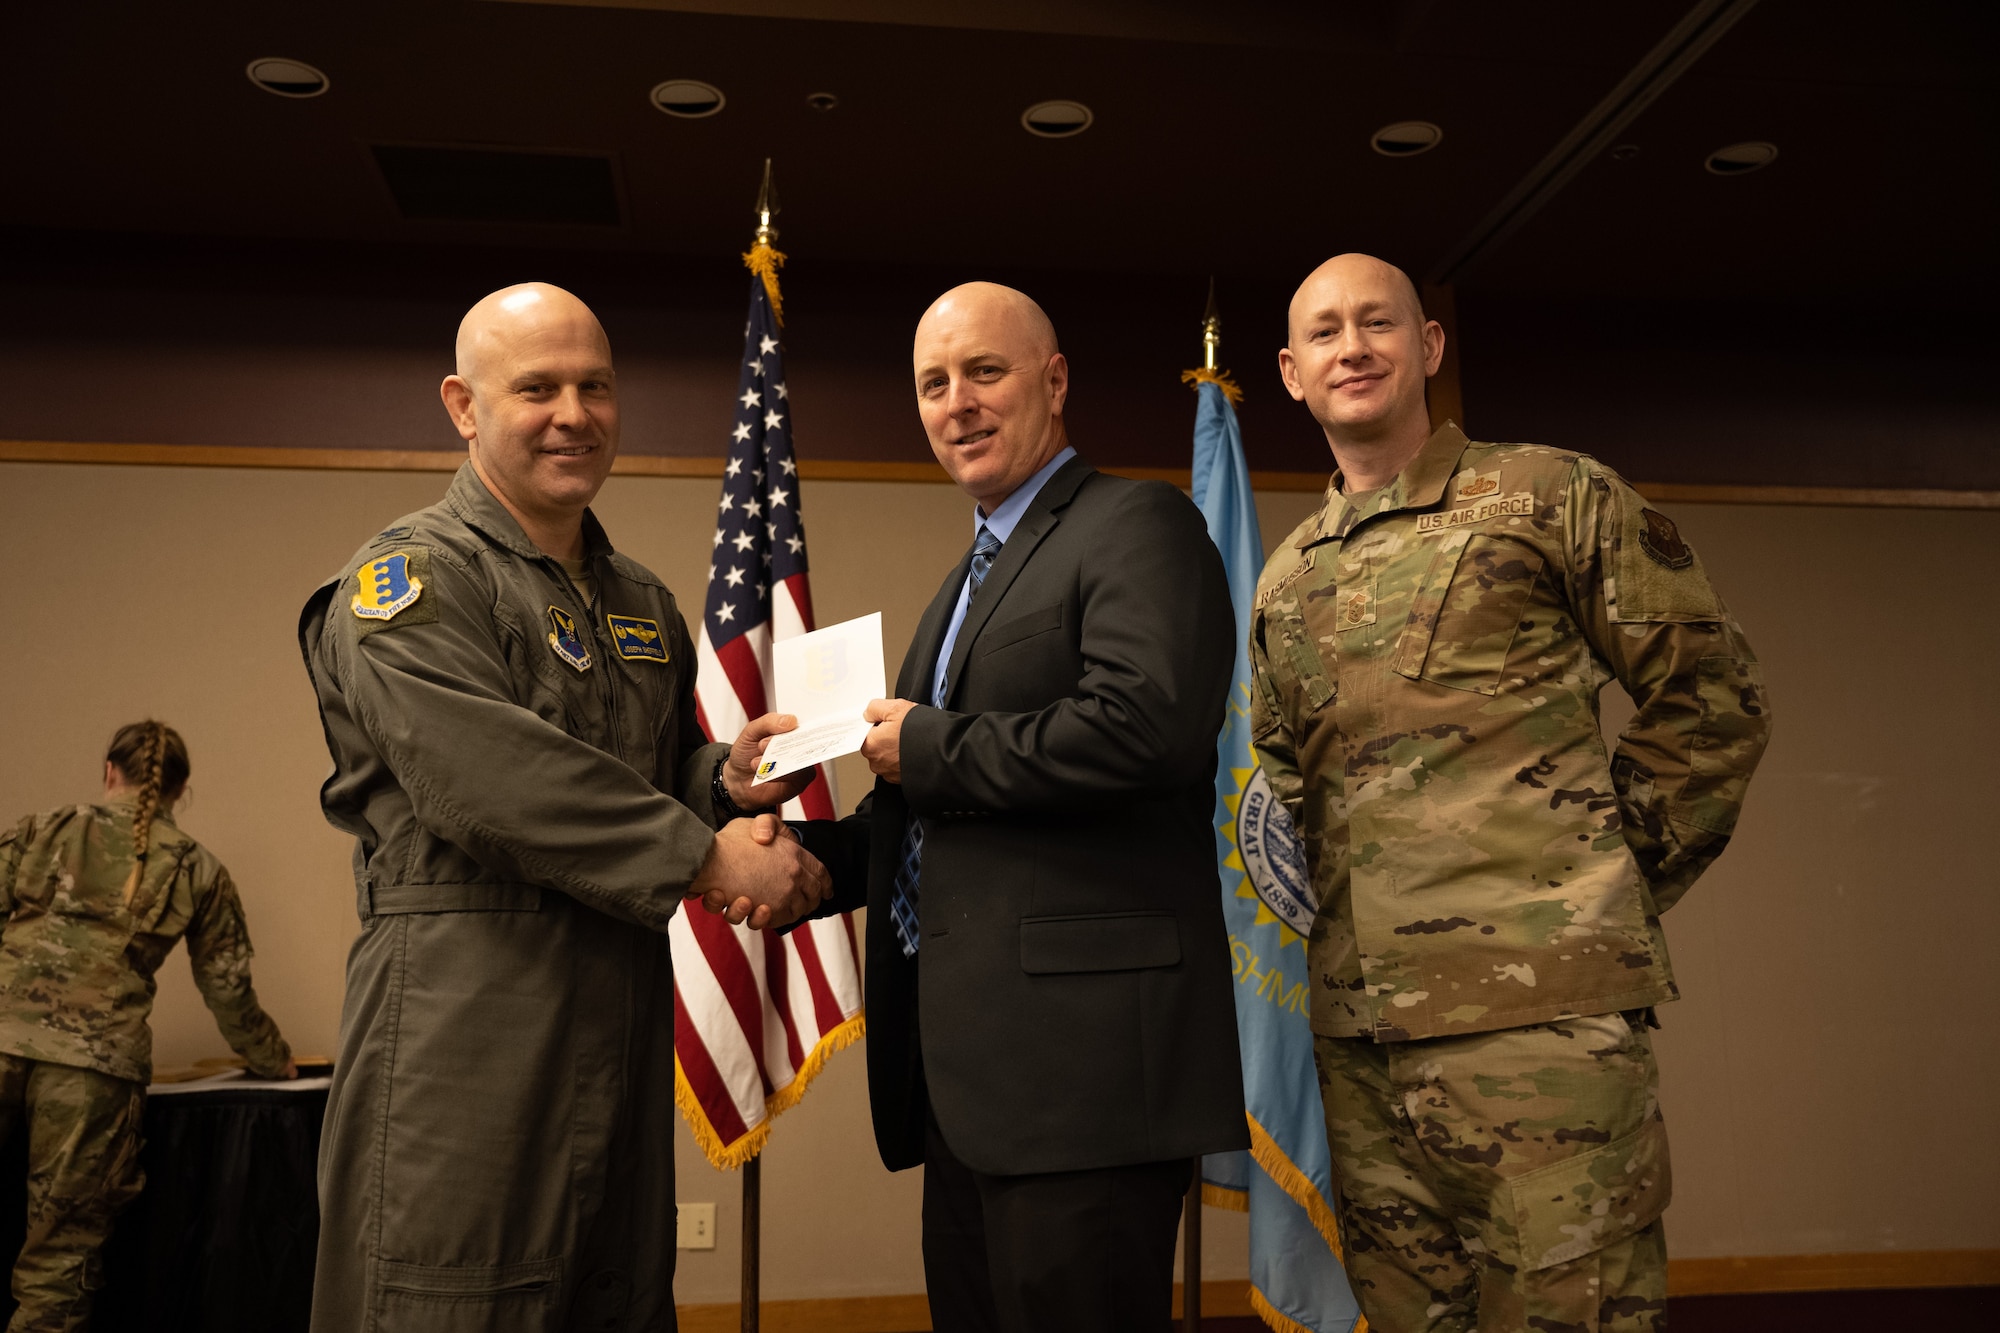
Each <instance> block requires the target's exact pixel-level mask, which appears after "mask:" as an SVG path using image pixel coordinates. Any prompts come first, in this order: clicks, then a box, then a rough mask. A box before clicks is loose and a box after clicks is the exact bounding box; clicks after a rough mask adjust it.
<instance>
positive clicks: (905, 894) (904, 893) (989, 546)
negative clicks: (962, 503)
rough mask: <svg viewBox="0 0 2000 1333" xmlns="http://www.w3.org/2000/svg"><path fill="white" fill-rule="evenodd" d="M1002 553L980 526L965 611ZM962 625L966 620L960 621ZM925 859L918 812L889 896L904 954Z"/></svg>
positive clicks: (908, 952) (911, 940) (912, 940)
mask: <svg viewBox="0 0 2000 1333" xmlns="http://www.w3.org/2000/svg"><path fill="white" fill-rule="evenodd" d="M999 554H1000V539H999V538H998V537H995V536H994V535H993V534H992V533H991V532H988V531H987V530H986V529H985V528H984V527H982V528H980V529H979V539H978V540H977V541H975V542H974V543H973V544H972V569H971V572H970V573H968V574H967V575H966V583H967V590H966V594H965V607H966V614H968V615H970V614H971V612H972V599H973V598H975V597H977V596H979V585H980V584H982V583H984V582H986V573H987V571H988V570H990V569H992V568H993V558H994V557H995V556H997V555H999ZM960 623H961V625H962V624H963V622H960ZM937 682H938V684H937V692H936V693H935V694H934V695H932V697H931V706H932V707H933V708H942V707H944V700H945V696H946V695H947V694H948V693H950V685H951V682H950V681H948V680H946V679H945V677H944V674H943V673H939V674H938V678H937ZM923 859H924V826H923V823H922V821H920V820H919V819H918V818H917V817H916V816H915V815H911V816H910V822H909V824H908V826H907V827H905V828H904V830H903V861H902V864H901V865H900V866H898V867H897V869H896V891H895V894H894V896H892V897H891V898H890V899H889V915H890V916H892V917H893V918H895V922H896V938H897V939H899V940H901V941H902V942H903V957H905V958H915V957H916V956H917V870H918V867H919V865H920V864H921V863H922V861H923Z"/></svg>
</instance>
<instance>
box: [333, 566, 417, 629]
mask: <svg viewBox="0 0 2000 1333" xmlns="http://www.w3.org/2000/svg"><path fill="white" fill-rule="evenodd" d="M354 577H355V579H356V580H357V581H358V582H359V584H360V590H359V591H357V592H356V593H355V594H354V600H353V601H351V602H349V603H348V605H349V606H351V607H352V608H353V609H354V614H355V616H356V617H358V618H359V619H362V620H373V621H377V622H380V621H385V620H394V619H395V618H396V617H397V616H398V615H399V614H401V613H402V612H404V611H407V610H409V609H410V608H411V607H413V606H415V605H416V604H417V599H418V598H419V597H422V596H423V595H424V581H423V580H422V579H420V578H418V577H417V571H416V570H415V569H413V568H412V567H411V561H410V556H409V553H408V552H406V551H397V552H396V553H395V554H393V555H385V556H383V557H382V558H381V559H380V560H375V561H371V562H370V563H368V564H365V565H363V566H362V567H361V568H360V569H357V570H356V571H354Z"/></svg>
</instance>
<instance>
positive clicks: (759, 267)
mask: <svg viewBox="0 0 2000 1333" xmlns="http://www.w3.org/2000/svg"><path fill="white" fill-rule="evenodd" d="M784 266H785V255H784V252H783V251H781V250H777V249H775V248H773V247H772V246H771V245H769V244H767V243H766V242H764V241H758V242H757V243H756V244H755V245H753V246H751V247H750V253H748V254H746V255H744V256H743V267H745V268H747V269H749V270H750V271H751V272H752V273H755V274H756V275H757V276H758V277H760V278H762V279H763V280H764V294H765V295H766V296H768V297H770V298H771V318H772V319H774V320H776V321H778V327H779V328H781V329H782V328H784V327H785V298H784V297H782V296H780V295H779V294H778V270H779V269H781V268H783V267H784ZM1223 392H1224V393H1227V392H1229V390H1228V389H1224V390H1223Z"/></svg>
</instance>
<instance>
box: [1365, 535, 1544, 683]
mask: <svg viewBox="0 0 2000 1333" xmlns="http://www.w3.org/2000/svg"><path fill="white" fill-rule="evenodd" d="M1543 563H1544V561H1543V558H1542V553H1541V552H1540V551H1537V550H1536V549H1535V548H1534V547H1532V546H1529V545H1527V544H1526V543H1524V542H1517V541H1510V540H1508V539H1507V538H1505V537H1500V536H1493V535H1490V534H1487V533H1478V534H1475V535H1474V536H1471V537H1469V538H1467V539H1466V541H1465V544H1464V546H1463V547H1461V548H1460V549H1459V550H1458V552H1457V553H1456V559H1455V560H1454V559H1453V553H1452V552H1451V551H1450V550H1448V549H1443V548H1441V549H1440V550H1439V551H1438V554H1437V557H1436V558H1435V559H1434V560H1433V561H1432V562H1431V568H1430V571H1429V573H1428V574H1427V575H1426V576H1425V578H1424V582H1423V585H1422V586H1421V587H1420V588H1419V589H1418V590H1417V595H1416V597H1415V599H1414V601H1413V602H1412V605H1411V607H1410V619H1409V622H1408V623H1407V624H1406V625H1405V626H1404V629H1403V636H1402V639H1401V641H1400V642H1399V643H1398V644H1397V650H1396V671H1397V672H1398V674H1400V675H1403V676H1407V677H1410V678H1411V679H1422V680H1427V681H1429V682H1431V683H1432V684H1434V685H1443V686H1446V687H1448V688H1450V689H1454V690H1469V691H1471V692H1473V693H1475V694H1497V693H1498V692H1499V690H1500V678H1501V674H1502V673H1503V672H1504V671H1505V670H1506V667H1507V657H1508V654H1509V652H1510V651H1511V650H1512V649H1513V646H1514V638H1515V635H1517V634H1518V633H1519V632H1520V623H1521V613H1522V611H1523V610H1524V609H1525V608H1526V607H1527V605H1528V599H1529V597H1530V596H1531V595H1532V594H1533V593H1534V590H1535V585H1536V583H1537V582H1539V581H1540V579H1541V576H1542V565H1543Z"/></svg>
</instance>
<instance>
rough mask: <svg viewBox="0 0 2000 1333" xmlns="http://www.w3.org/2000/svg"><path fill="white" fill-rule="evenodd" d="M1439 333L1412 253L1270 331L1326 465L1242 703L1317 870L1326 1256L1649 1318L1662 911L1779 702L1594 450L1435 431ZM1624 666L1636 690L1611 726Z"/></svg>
mask: <svg viewBox="0 0 2000 1333" xmlns="http://www.w3.org/2000/svg"><path fill="white" fill-rule="evenodd" d="M1443 351H1444V334H1443V331H1442V330H1441V329H1440V328H1439V327H1438V325H1437V324H1436V323H1435V322H1432V321H1427V320H1426V319H1425V318H1424V315H1423V311H1422V308H1421V307H1420V305H1419V303H1418V299H1417V294H1416V291H1415V289H1414V288H1413V287H1412V286H1411V284H1410V281H1409V279H1408V278H1407V277H1406V276H1405V275H1404V274H1403V273H1402V272H1401V271H1400V270H1398V269H1395V268H1392V267H1390V266H1389V265H1387V264H1384V263H1383V262H1381V261H1380V260H1377V259H1372V258H1370V257H1368V256H1366V255H1343V256H1340V257H1339V258H1336V259H1332V260H1329V261H1328V262H1327V263H1326V264H1324V265H1322V266H1321V267H1320V268H1319V269H1318V270H1316V271H1315V272H1314V273H1313V274H1312V276H1311V277H1309V278H1308V279H1307V280H1306V282H1305V284H1304V285H1303V286H1301V287H1300V288H1299V290H1298V294H1297V295H1296V296H1295V297H1294V298H1293V300H1292V306H1291V316H1290V341H1289V344H1288V346H1286V347H1285V348H1284V349H1283V350H1282V351H1280V352H1279V354H1278V361H1279V368H1280V371H1281V372H1282V374H1283V375H1284V379H1285V384H1286V387H1287V388H1288V389H1289V390H1290V391H1291V394H1292V396H1293V397H1294V398H1295V399H1298V400H1300V401H1303V402H1304V403H1305V404H1306V405H1307V406H1308V407H1309V408H1310V409H1311V411H1312V414H1313V416H1314V417H1315V418H1316V419H1317V420H1318V421H1319V423H1320V425H1321V427H1322V428H1323V429H1324V430H1325V432H1326V438H1327V442H1328V444H1329V445H1330V446H1331V448H1332V450H1333V455H1334V462H1335V464H1336V469H1335V471H1334V474H1333V478H1332V483H1331V485H1329V487H1328V488H1327V495H1326V503H1325V505H1324V506H1322V508H1321V509H1320V511H1319V512H1318V513H1316V514H1314V515H1313V516H1312V517H1311V518H1309V519H1307V520H1306V521H1305V522H1304V523H1303V524H1301V525H1300V526H1299V528H1298V529H1297V531H1295V532H1293V533H1292V535H1291V536H1289V537H1287V538H1286V539H1285V540H1284V541H1283V542H1281V543H1280V544H1279V545H1278V547H1277V551H1276V553H1275V554H1274V555H1273V556H1272V557H1271V559H1270V561H1269V563H1268V564H1267V565H1266V566H1265V569H1264V574H1263V577H1262V579H1261V580H1260V582H1259V584H1258V591H1257V599H1256V603H1255V608H1254V612H1253V616H1252V620H1251V630H1250V637H1251V641H1250V655H1251V667H1252V673H1253V676H1254V679H1255V682H1256V688H1255V690H1254V691H1253V693H1252V725H1253V731H1254V735H1255V739H1256V744H1257V749H1258V753H1259V755H1260V757H1261V758H1262V761H1263V766H1264V770H1265V773H1266V774H1267V776H1268V777H1269V779H1270V783H1271V787H1272V789H1273V791H1275V792H1276V793H1277V794H1278V796H1279V797H1280V799H1282V800H1283V801H1284V802H1285V805H1286V808H1287V809H1288V810H1289V812H1290V813H1291V816H1292V819H1293V822H1294V824H1295V825H1296V826H1297V828H1298V832H1299V835H1300V838H1301V840H1302V842H1303V844H1304V846H1305V849H1306V855H1307V860H1308V862H1309V865H1310V868H1311V871H1312V876H1313V885H1314V887H1315V889H1316V890H1317V892H1318V895H1319V904H1320V906H1319V914H1318V917H1317V919H1316V920H1315V921H1314V923H1313V928H1312V934H1311V942H1310V946H1309V948H1310V954H1311V964H1310V965H1311V972H1312V977H1313V986H1312V1014H1311V1016H1312V1026H1313V1032H1314V1054H1315V1057H1316V1059H1317V1063H1318V1065H1319V1074H1320V1087H1321V1096H1322V1100H1323V1102H1324V1104H1325V1111H1326V1123H1327V1133H1328V1137H1329V1139H1330V1141H1331V1146H1332V1149H1333V1158H1334V1164H1335V1170H1336V1174H1337V1176H1338V1179H1339V1203H1338V1207H1339V1211H1340V1221H1341V1232H1342V1235H1343V1238H1344V1239H1345V1241H1346V1247H1347V1263H1348V1273H1349V1276H1350V1277H1351V1279H1352V1280H1353V1282H1354V1287H1355V1291H1356V1294H1357V1295H1358V1296H1359V1298H1360V1301H1361V1308H1362V1311H1363V1312H1364V1313H1365V1314H1366V1315H1367V1316H1368V1321H1369V1324H1370V1326H1371V1327H1373V1328H1375V1329H1377V1330H1380V1333H1406V1331H1409V1333H1414V1331H1415V1330H1427V1331H1429V1330H1437V1331H1439V1333H1446V1331H1449V1333H1466V1331H1468V1330H1472V1329H1479V1330H1518V1329H1524V1328H1527V1329H1538V1330H1546V1331H1547V1333H1571V1331H1572V1330H1573V1331H1575V1333H1586V1331H1587V1330H1600V1329H1602V1330H1607V1331H1609V1330H1620V1331H1628V1330H1642V1329H1643V1330H1651V1329H1655V1328H1658V1327H1661V1326H1662V1325H1663V1323H1664V1318H1665V1309H1666V1244H1665V1239H1664V1235H1663V1232H1662V1229H1661V1225H1660V1213H1661V1211H1662V1210H1663V1209H1664V1208H1665V1207H1666V1205H1667V1201H1668V1198H1669V1197H1670V1195H1671V1192H1672V1178H1671V1174H1670V1171H1669V1165H1668V1157H1667V1140H1666V1130H1665V1126H1664V1123H1663V1121H1662V1119H1661V1115H1660V1110H1659V1105H1658V1100H1657V1087H1658V1080H1657V1071H1656V1069H1655V1066H1654V1063H1653V1053H1652V1045H1651V1042H1650V1041H1649V1039H1648V1035H1647V1028H1648V1027H1649V1026H1650V1025H1651V1010H1652V1006H1654V1005H1656V1004H1659V1003H1661V1002H1663V1001H1666V1000H1671V999H1673V998H1675V996H1676V995H1678V993H1679V992H1678V991H1677V989H1676V988H1675V985H1674V981H1673V974H1672V970H1671V968H1670V966H1669V964H1668V961H1667V944H1666V937H1665V935H1664V934H1663V933H1662V931H1661V926H1660V914H1661V913H1662V912H1663V911H1665V910H1666V909H1667V908H1669V907H1672V906H1673V905H1674V903H1675V902H1677V901H1678V900H1679V899H1680V897H1681V895H1682V894H1683V893H1685V892H1686V891H1687V889H1688V887H1689V885H1691V884H1692V883H1693V882H1694V880H1695V878H1696V877H1697V876H1698V875H1700V874H1701V872H1702V871H1703V870H1704V869H1706V868H1707V866H1708V865H1709V864H1710V863H1711V862H1712V861H1714V859H1715V858H1716V856H1717V855H1719V854H1720V853H1721V851H1722V848H1723V846H1724V844H1725V843H1726V842H1727V841H1728V840H1729V834H1730V831H1731V830H1732V829H1733V828H1734V827H1735V824H1736V816H1737V811H1738V809H1739V808H1740V807H1741V805H1742V801H1743V794H1744V789H1745V787H1746V785H1747V784H1748V781H1749V778H1750V774H1751V771H1752V770H1753V769H1754V768H1755V767H1756V764H1757V760H1758V757H1759V756H1760V755H1761V753H1762V752H1763V749H1764V743H1765V740H1766V738H1767V737H1768V735H1769V728H1770V714H1769V710H1768V708H1767V706H1766V702H1765V698H1764V691H1763V686H1762V681H1761V677H1760V673H1759V670H1758V666H1757V660H1756V658H1755V657H1754V656H1753V655H1752V653H1751V651H1750V646H1749V644H1748V643H1746V642H1745V641H1744V638H1743V634H1742V631H1741V630H1740V629H1739V628H1738V627H1737V625H1736V623H1735V621H1734V620H1733V619H1731V618H1730V615H1729V613H1728V611H1727V610H1725V609H1724V607H1723V605H1722V602H1721V600H1720V599H1719V598H1718V597H1717V596H1716V594H1715V591H1714V589H1713V588H1711V587H1710V586H1709V582H1708V578H1707V575H1706V574H1705V573H1704V572H1703V570H1702V567H1701V563H1700V561H1699V560H1697V559H1696V557H1695V554H1694V552H1693V550H1691V549H1690V548H1689V547H1688V545H1687V543H1686V542H1685V541H1683V540H1682V539H1681V536H1680V533H1679V532H1678V531H1677V530H1676V529H1675V526H1674V523H1673V520H1671V519H1669V518H1668V517H1667V516H1666V515H1664V514H1661V513H1659V512H1658V511H1656V510H1653V509H1649V508H1647V507H1646V503H1645V501H1644V500H1643V499H1641V498H1640V497H1639V495H1638V493H1637V492H1635V491H1633V490H1632V488H1631V487H1630V486H1628V485H1626V484H1625V482H1624V481H1622V480H1621V479H1620V478H1619V477H1618V476H1617V475H1616V474H1615V473H1613V472H1612V471H1611V470H1610V469H1609V468H1606V467H1604V466H1603V465H1602V464H1600V463H1597V462H1595V461H1594V460H1592V459H1590V458H1588V457H1585V456H1583V455H1580V454H1574V453H1567V452H1564V451H1562V450H1557V449H1546V448H1542V447H1540V446H1537V445H1521V444H1477V443H1473V442H1471V441H1468V440H1467V439H1466V437H1465V436H1464V435H1463V434H1462V433H1460V431H1459V429H1458V427H1457V426H1455V425H1453V424H1452V423H1450V422H1445V423H1444V424H1443V425H1441V426H1439V427H1438V428H1437V429H1436V430H1432V428H1431V424H1430V420H1429V416H1428V413H1427V411H1426V408H1425V403H1424V380H1425V378H1426V377H1427V376H1429V375H1432V374H1435V373H1436V371H1437V367H1438V362H1439V359H1440V358H1441V356H1442V354H1443ZM1612 680H1616V681H1618V682H1619V684H1620V685H1622V686H1623V687H1624V688H1625V690H1626V691H1627V693H1629V694H1630V695H1631V696H1632V699H1633V701H1634V703H1635V704H1636V705H1637V706H1638V713H1637V715H1636V716H1635V717H1634V718H1633V719H1632V722H1631V723H1630V725H1628V726H1627V727H1626V728H1625V731H1624V733H1623V734H1622V735H1621V736H1620V737H1619V739H1618V744H1617V746H1616V749H1615V751H1613V752H1611V753H1607V752H1606V748H1605V744H1604V740H1603V737H1602V735H1601V733H1600V731H1599V727H1598V713H1597V696H1598V691H1599V690H1601V689H1602V688H1603V687H1604V686H1605V685H1606V684H1608V683H1609V682H1610V681H1612Z"/></svg>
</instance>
